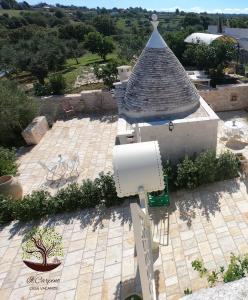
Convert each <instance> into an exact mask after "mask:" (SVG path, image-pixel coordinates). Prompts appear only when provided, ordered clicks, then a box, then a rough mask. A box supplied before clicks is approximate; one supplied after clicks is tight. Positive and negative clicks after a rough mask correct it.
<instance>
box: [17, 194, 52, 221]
mask: <svg viewBox="0 0 248 300" xmlns="http://www.w3.org/2000/svg"><path fill="white" fill-rule="evenodd" d="M50 199H51V196H50V194H49V193H48V192H45V191H35V192H32V194H30V195H27V196H25V197H24V198H23V199H22V200H20V201H14V200H13V201H12V203H13V204H12V210H13V218H14V219H17V220H20V221H29V220H35V219H40V218H42V217H44V216H46V215H47V214H49V209H48V208H49V201H50Z"/></svg>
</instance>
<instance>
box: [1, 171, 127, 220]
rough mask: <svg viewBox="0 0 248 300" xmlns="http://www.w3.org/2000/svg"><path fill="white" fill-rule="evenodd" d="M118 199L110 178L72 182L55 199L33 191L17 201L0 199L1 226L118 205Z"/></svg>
mask: <svg viewBox="0 0 248 300" xmlns="http://www.w3.org/2000/svg"><path fill="white" fill-rule="evenodd" d="M121 201H122V200H121V199H120V198H118V197H117V193H116V189H115V184H114V180H113V177H112V175H111V174H110V173H107V174H103V173H100V174H99V177H98V178H96V179H95V180H89V179H88V180H84V181H83V182H82V184H81V185H79V184H76V183H72V184H70V185H69V186H68V187H66V188H64V189H61V190H59V191H58V192H57V194H56V195H55V196H51V195H50V194H49V193H48V192H46V191H34V192H32V193H31V194H29V195H26V196H25V197H24V198H23V199H22V200H20V201H14V200H12V199H10V198H5V197H0V224H5V223H7V222H9V221H12V220H19V221H30V220H39V219H41V218H42V217H45V216H49V215H52V214H57V213H63V212H70V211H75V210H78V209H84V208H93V207H96V206H98V205H100V204H104V205H105V206H107V207H109V206H112V205H117V204H120V203H121Z"/></svg>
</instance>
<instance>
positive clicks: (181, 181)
mask: <svg viewBox="0 0 248 300" xmlns="http://www.w3.org/2000/svg"><path fill="white" fill-rule="evenodd" d="M238 171H239V161H238V159H237V158H236V157H235V155H234V154H232V153H231V152H225V153H223V154H221V155H220V156H219V157H216V155H215V153H214V152H212V151H207V152H205V153H202V154H200V155H199V156H198V157H196V158H195V159H190V158H189V157H185V158H184V159H183V161H181V162H180V163H179V164H178V165H177V166H176V167H175V168H173V167H171V165H170V164H167V165H166V166H165V168H164V172H165V174H166V175H168V177H169V188H170V190H173V189H181V188H188V189H192V188H195V187H197V186H199V185H201V184H205V183H211V182H214V181H218V180H223V179H230V178H234V177H236V176H238ZM121 202H122V199H120V198H118V196H117V193H116V189H115V184H114V180H113V177H112V175H111V174H110V173H107V174H103V173H100V174H99V177H98V178H96V179H95V180H89V179H87V180H84V181H83V182H82V184H80V185H79V184H77V183H72V184H70V185H69V186H67V187H66V188H64V189H61V190H59V191H58V192H57V194H56V195H55V196H52V195H51V194H50V193H48V192H46V191H34V192H32V193H31V194H30V195H26V196H25V197H24V198H23V199H22V200H20V201H15V200H13V199H10V198H6V197H3V196H1V195H0V224H5V223H7V222H10V221H12V220H19V221H30V220H35V219H40V218H42V217H46V216H48V215H51V214H58V213H63V212H70V211H75V210H77V209H83V208H93V207H96V206H98V205H100V204H104V205H106V206H107V207H109V206H112V205H116V204H120V203H121Z"/></svg>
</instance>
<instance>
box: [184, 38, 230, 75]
mask: <svg viewBox="0 0 248 300" xmlns="http://www.w3.org/2000/svg"><path fill="white" fill-rule="evenodd" d="M235 55H236V50H235V46H234V44H233V43H232V42H226V41H218V40H217V41H214V42H212V43H211V44H210V45H205V44H197V45H190V46H189V47H188V48H187V49H186V50H185V52H184V57H185V59H186V61H187V62H188V64H189V65H191V66H193V65H195V66H196V67H197V68H199V69H203V70H206V71H207V72H208V73H210V72H211V69H213V70H218V73H219V74H221V73H223V69H224V67H226V66H227V65H228V64H229V63H230V62H231V61H232V60H233V59H234V58H235Z"/></svg>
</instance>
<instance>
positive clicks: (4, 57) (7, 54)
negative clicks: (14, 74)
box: [0, 44, 16, 74]
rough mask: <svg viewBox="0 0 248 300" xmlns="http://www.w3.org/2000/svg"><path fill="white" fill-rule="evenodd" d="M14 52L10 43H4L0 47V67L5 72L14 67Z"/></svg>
mask: <svg viewBox="0 0 248 300" xmlns="http://www.w3.org/2000/svg"><path fill="white" fill-rule="evenodd" d="M15 55H16V52H15V50H14V49H13V47H11V46H10V45H8V44H6V45H3V47H1V48H0V69H1V70H4V71H5V73H6V74H8V72H9V71H10V70H12V69H13V68H14V67H15V64H14V60H13V58H14V57H15Z"/></svg>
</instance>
